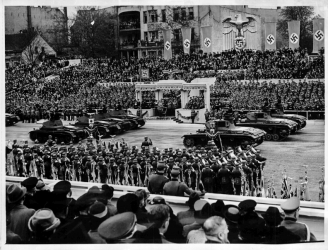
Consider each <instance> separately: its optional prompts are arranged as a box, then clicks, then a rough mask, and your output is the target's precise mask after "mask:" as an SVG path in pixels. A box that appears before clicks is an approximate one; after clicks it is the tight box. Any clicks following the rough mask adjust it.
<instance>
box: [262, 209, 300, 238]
mask: <svg viewBox="0 0 328 250" xmlns="http://www.w3.org/2000/svg"><path fill="white" fill-rule="evenodd" d="M263 218H264V220H265V223H266V229H267V230H266V243H270V244H287V243H298V242H300V241H301V237H300V236H298V235H296V234H294V233H292V232H291V231H289V230H288V229H286V228H285V227H283V226H280V223H281V222H282V221H283V218H282V216H281V214H280V211H279V209H278V208H276V207H268V209H267V210H266V212H265V214H264V215H263Z"/></svg>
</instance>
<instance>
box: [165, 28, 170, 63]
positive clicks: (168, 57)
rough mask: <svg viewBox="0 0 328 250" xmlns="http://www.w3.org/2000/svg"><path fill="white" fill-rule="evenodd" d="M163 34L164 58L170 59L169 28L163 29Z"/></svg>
mask: <svg viewBox="0 0 328 250" xmlns="http://www.w3.org/2000/svg"><path fill="white" fill-rule="evenodd" d="M163 36H164V59H166V60H170V59H172V44H171V30H163Z"/></svg>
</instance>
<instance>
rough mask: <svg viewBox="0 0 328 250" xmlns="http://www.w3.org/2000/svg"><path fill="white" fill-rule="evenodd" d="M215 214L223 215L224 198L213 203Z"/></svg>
mask: <svg viewBox="0 0 328 250" xmlns="http://www.w3.org/2000/svg"><path fill="white" fill-rule="evenodd" d="M211 207H212V210H213V214H214V216H220V217H223V208H224V202H223V201H222V200H216V202H214V203H212V204H211Z"/></svg>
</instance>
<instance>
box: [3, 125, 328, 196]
mask: <svg viewBox="0 0 328 250" xmlns="http://www.w3.org/2000/svg"><path fill="white" fill-rule="evenodd" d="M69 123H72V124H73V123H74V122H68V121H64V124H65V125H68V124H69ZM39 127H41V124H36V123H33V124H32V123H21V122H19V123H17V124H16V125H14V126H10V127H6V140H11V141H12V140H14V139H17V141H18V142H20V141H25V140H28V142H29V145H30V146H33V145H34V142H32V141H31V140H29V137H28V132H29V131H32V130H33V128H39ZM203 127H204V125H202V124H177V123H176V122H174V121H172V120H147V121H146V124H145V126H143V127H142V128H139V129H136V130H129V131H127V132H125V133H123V134H121V135H118V136H116V137H115V139H116V140H121V139H122V138H124V140H125V141H126V142H127V143H128V145H129V146H138V147H140V146H141V142H142V141H143V139H144V137H145V136H148V137H149V138H150V139H151V140H152V142H153V146H155V147H158V148H159V149H161V150H163V149H164V148H169V147H173V148H174V149H177V148H184V146H183V143H182V138H181V136H182V135H184V134H188V133H195V132H196V130H198V129H202V128H203ZM109 140H110V139H108V138H106V139H104V141H105V142H108V141H109ZM324 141H325V131H324V121H323V120H310V121H307V126H306V127H305V128H304V129H302V130H300V131H298V132H297V133H296V134H294V135H291V136H289V137H288V138H287V139H286V140H284V141H278V142H272V141H265V142H263V144H261V145H260V146H258V147H257V149H260V150H261V154H262V156H264V157H266V158H267V163H266V166H265V168H264V174H265V183H267V180H268V179H270V178H271V175H272V174H274V183H275V185H274V186H275V190H276V193H277V195H278V198H279V197H280V188H281V178H282V172H283V171H284V169H285V168H286V171H287V176H288V177H291V178H293V179H292V180H289V181H290V182H289V183H292V185H293V187H295V186H294V182H295V180H298V178H299V177H302V176H303V177H304V176H305V168H304V167H302V166H303V165H308V174H307V176H308V187H309V194H310V197H311V199H312V200H313V201H318V195H319V180H321V179H322V178H323V176H322V171H321V167H322V166H324ZM20 144H23V142H20ZM293 189H294V188H293Z"/></svg>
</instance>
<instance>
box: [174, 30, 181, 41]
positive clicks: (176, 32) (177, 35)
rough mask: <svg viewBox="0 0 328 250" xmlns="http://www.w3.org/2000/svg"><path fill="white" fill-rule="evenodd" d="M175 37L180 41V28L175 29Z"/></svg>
mask: <svg viewBox="0 0 328 250" xmlns="http://www.w3.org/2000/svg"><path fill="white" fill-rule="evenodd" d="M173 37H174V40H175V41H180V29H177V30H173Z"/></svg>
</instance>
